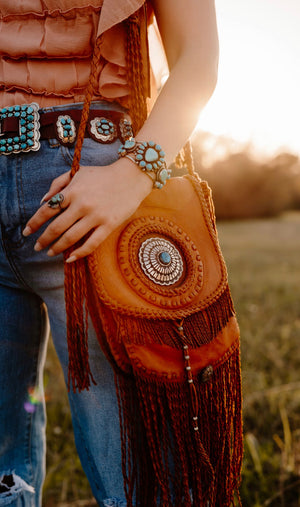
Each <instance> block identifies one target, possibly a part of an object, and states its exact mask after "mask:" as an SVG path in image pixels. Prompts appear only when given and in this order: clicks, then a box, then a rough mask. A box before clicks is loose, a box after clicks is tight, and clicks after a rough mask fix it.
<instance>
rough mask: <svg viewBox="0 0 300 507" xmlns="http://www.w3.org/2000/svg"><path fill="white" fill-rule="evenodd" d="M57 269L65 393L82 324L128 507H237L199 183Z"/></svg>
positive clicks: (238, 427) (221, 330) (80, 373)
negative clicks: (111, 399) (107, 400)
mask: <svg viewBox="0 0 300 507" xmlns="http://www.w3.org/2000/svg"><path fill="white" fill-rule="evenodd" d="M97 51H98V50H97V49H96V52H97ZM92 73H93V72H92ZM91 81H92V80H91ZM90 86H92V85H91V83H90ZM91 90H92V87H90V91H88V93H87V97H88V96H89V94H90V95H91ZM88 100H89V97H88V99H87V102H88ZM86 110H87V111H88V107H87V106H85V109H84V111H83V117H84V115H86V116H87V112H86ZM82 125H83V126H81V130H82V129H84V118H83V120H82ZM81 137H82V135H81V134H80V132H79V139H78V142H77V147H76V153H75V159H74V163H73V168H72V172H73V174H74V173H75V172H76V170H78V168H79V156H80V149H81V146H80V143H81V144H82V139H81ZM78 152H79V155H78ZM76 157H77V160H76ZM67 255H69V253H68V254H67ZM65 267H66V277H65V279H66V284H65V292H66V307H67V314H68V329H69V337H68V341H69V356H70V383H72V386H73V388H74V389H76V388H78V389H79V390H80V389H82V388H88V386H89V382H90V378H91V379H92V373H91V372H90V370H89V365H88V350H87V332H86V331H87V313H89V314H90V315H91V317H92V321H93V325H94V327H95V330H96V332H97V336H98V339H99V343H100V345H101V347H102V349H103V351H104V353H105V354H106V356H107V358H108V360H109V361H110V363H111V364H112V367H113V369H114V372H115V382H116V390H117V395H118V401H119V411H120V431H121V442H122V466H123V476H124V487H125V493H126V500H127V505H128V507H131V506H133V505H137V506H140V507H154V506H156V505H159V506H162V507H169V506H172V505H174V506H178V507H179V506H180V507H182V506H192V505H193V506H195V507H202V506H203V507H207V506H208V505H209V507H213V506H219V507H226V506H230V505H233V504H234V501H235V498H236V499H237V501H239V497H238V492H237V489H238V486H239V480H240V470H241V460H242V423H241V381H240V356H239V329H238V325H237V321H236V317H235V313H234V308H233V304H232V300H231V296H230V291H229V287H228V281H227V272H226V266H225V263H224V259H223V256H222V253H221V251H220V247H219V243H218V238H217V232H216V226H215V216H214V208H213V203H212V199H211V192H210V189H209V188H208V186H207V184H206V182H204V181H201V180H200V178H199V176H198V175H197V174H196V173H195V172H194V171H193V170H192V169H190V174H188V175H186V176H184V177H180V178H171V179H170V180H169V181H168V183H167V184H166V185H165V186H164V187H163V188H162V189H161V190H153V191H152V192H151V193H150V195H149V196H148V197H147V198H146V199H145V200H144V202H143V203H142V204H141V206H140V207H139V208H138V210H137V211H136V213H135V214H134V215H133V216H132V217H131V218H130V219H128V220H127V221H126V222H125V223H123V224H122V226H120V227H118V228H117V229H116V230H115V231H114V232H113V233H112V234H111V235H110V236H109V237H108V238H107V239H106V241H104V243H103V244H101V246H100V247H99V248H98V249H97V250H96V251H95V252H94V253H92V254H91V255H89V256H88V258H86V259H83V260H79V261H77V262H75V263H73V264H70V265H68V264H66V266H65Z"/></svg>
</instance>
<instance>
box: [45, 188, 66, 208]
mask: <svg viewBox="0 0 300 507" xmlns="http://www.w3.org/2000/svg"><path fill="white" fill-rule="evenodd" d="M63 201H64V195H63V194H62V193H61V192H60V193H58V194H55V195H54V196H53V197H51V199H49V201H48V202H47V204H48V206H49V208H51V209H57V208H59V209H60V210H62V207H61V205H62V203H63Z"/></svg>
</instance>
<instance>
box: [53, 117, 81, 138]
mask: <svg viewBox="0 0 300 507" xmlns="http://www.w3.org/2000/svg"><path fill="white" fill-rule="evenodd" d="M56 129H57V136H58V139H59V140H60V141H61V142H62V143H63V144H73V143H74V141H75V139H76V127H75V123H74V121H73V119H72V118H71V117H70V116H69V115H67V114H66V115H64V116H63V115H60V116H59V117H58V118H57V121H56Z"/></svg>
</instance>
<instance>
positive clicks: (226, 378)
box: [116, 347, 243, 507]
mask: <svg viewBox="0 0 300 507" xmlns="http://www.w3.org/2000/svg"><path fill="white" fill-rule="evenodd" d="M240 382H241V379H240V357H239V348H238V347H236V348H235V350H234V351H233V353H232V354H231V356H230V357H229V358H228V360H227V361H226V362H225V363H223V364H222V365H221V366H220V367H218V368H217V369H216V370H215V372H214V376H213V380H210V381H208V382H207V383H205V384H203V383H202V381H201V376H200V375H199V376H195V377H194V383H195V387H196V391H197V397H198V404H199V410H198V421H199V423H198V426H199V431H195V430H194V427H193V424H192V417H191V407H190V399H189V386H188V384H187V383H186V382H184V383H182V382H180V383H174V382H169V383H166V382H159V381H157V380H156V381H155V380H149V379H148V378H146V379H143V378H141V377H140V376H136V377H135V378H134V379H131V380H130V381H129V379H128V376H126V375H125V376H124V375H122V374H116V386H117V394H118V400H119V410H120V422H121V424H120V426H121V441H122V455H123V475H124V484H125V491H126V501H127V506H128V507H132V506H133V505H136V506H137V507H148V506H149V507H150V506H151V507H153V506H160V507H166V506H168V507H171V506H174V507H191V506H192V505H193V506H197V507H202V506H203V507H206V506H207V505H209V507H216V506H218V507H229V506H230V505H233V504H234V492H235V491H236V490H237V488H238V487H239V477H240V470H241V460H242V449H243V447H242V422H241V394H240V392H241V391H240ZM136 393H137V395H136Z"/></svg>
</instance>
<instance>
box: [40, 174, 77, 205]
mask: <svg viewBox="0 0 300 507" xmlns="http://www.w3.org/2000/svg"><path fill="white" fill-rule="evenodd" d="M70 181H71V176H70V171H68V172H67V173H64V174H61V175H60V176H58V177H57V178H55V179H54V180H53V181H52V183H51V185H50V188H49V190H48V192H47V193H46V194H45V195H44V196H43V197H42V199H41V202H40V204H43V203H44V202H45V201H48V200H49V199H51V197H53V196H54V195H55V194H57V193H58V192H60V191H61V190H63V189H64V188H65V187H66V186H67V185H68V184H69V183H70Z"/></svg>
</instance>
